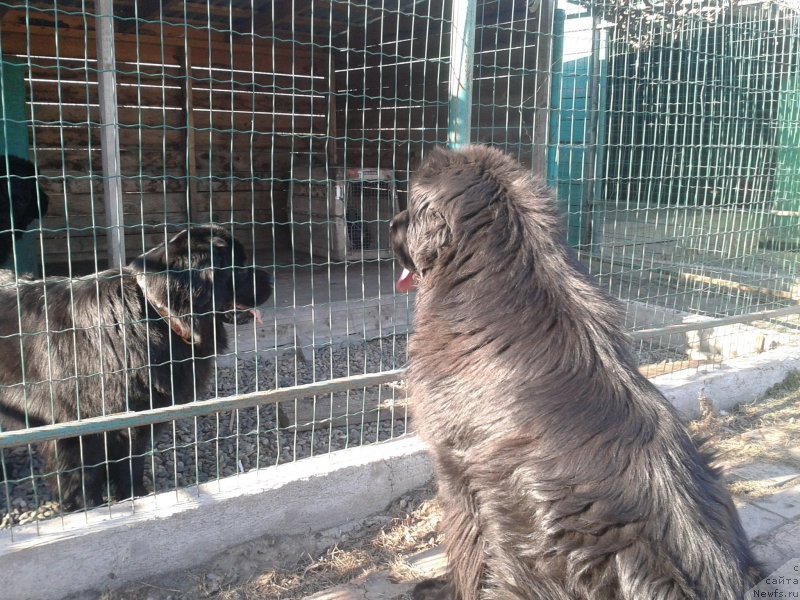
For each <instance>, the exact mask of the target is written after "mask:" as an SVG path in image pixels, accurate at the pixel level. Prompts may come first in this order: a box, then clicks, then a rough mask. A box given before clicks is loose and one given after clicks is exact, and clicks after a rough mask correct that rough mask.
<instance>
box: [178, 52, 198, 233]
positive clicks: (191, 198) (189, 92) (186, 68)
mask: <svg viewBox="0 0 800 600" xmlns="http://www.w3.org/2000/svg"><path fill="white" fill-rule="evenodd" d="M191 64H192V49H191V46H189V47H187V48H186V49H185V50H184V53H183V63H182V64H181V67H182V69H183V75H184V79H183V87H182V90H181V91H182V92H183V94H182V96H183V97H182V100H183V118H184V126H185V127H186V149H185V155H186V176H187V177H188V178H189V189H188V201H187V202H186V220H187V221H192V206H193V204H194V203H195V202H197V201H198V200H199V194H198V187H197V146H196V144H195V123H194V88H193V81H192V78H191V77H190V70H191Z"/></svg>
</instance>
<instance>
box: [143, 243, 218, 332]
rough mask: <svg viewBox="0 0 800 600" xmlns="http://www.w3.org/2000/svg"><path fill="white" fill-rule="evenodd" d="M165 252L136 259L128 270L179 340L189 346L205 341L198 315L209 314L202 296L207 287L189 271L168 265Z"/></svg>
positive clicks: (148, 301) (153, 253)
mask: <svg viewBox="0 0 800 600" xmlns="http://www.w3.org/2000/svg"><path fill="white" fill-rule="evenodd" d="M158 250H162V252H158V251H156V252H153V251H151V252H148V253H147V254H143V255H142V256H140V257H138V258H137V259H135V260H134V261H133V262H131V263H130V264H129V265H128V268H129V269H131V270H132V271H135V273H136V282H137V283H138V284H139V288H140V289H141V290H142V293H143V294H144V298H145V300H146V301H147V303H148V304H149V305H150V306H152V307H153V309H154V310H155V311H156V312H157V313H158V314H159V315H160V316H161V318H162V319H164V321H165V322H166V323H167V324H168V325H169V327H170V329H171V330H172V331H173V332H174V333H175V335H177V336H178V337H179V338H180V339H182V340H183V341H184V342H186V343H187V344H190V345H197V344H200V343H201V342H202V341H203V340H202V336H201V330H200V323H199V320H198V318H197V316H196V315H197V314H202V313H203V312H205V311H206V310H207V307H206V306H204V305H203V304H204V302H203V300H202V298H203V297H204V296H207V294H202V293H200V290H201V289H202V287H203V286H204V285H206V284H205V282H204V281H202V280H201V279H200V278H198V277H194V276H193V275H192V272H191V271H190V270H188V269H183V270H175V269H172V268H170V267H169V266H168V265H167V264H165V262H164V260H163V256H164V253H163V248H159V249H158Z"/></svg>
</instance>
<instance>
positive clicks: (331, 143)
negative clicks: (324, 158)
mask: <svg viewBox="0 0 800 600" xmlns="http://www.w3.org/2000/svg"><path fill="white" fill-rule="evenodd" d="M336 132H337V129H336V64H335V62H334V59H333V53H331V54H328V143H327V147H328V165H329V166H330V165H335V164H336V151H337V144H336Z"/></svg>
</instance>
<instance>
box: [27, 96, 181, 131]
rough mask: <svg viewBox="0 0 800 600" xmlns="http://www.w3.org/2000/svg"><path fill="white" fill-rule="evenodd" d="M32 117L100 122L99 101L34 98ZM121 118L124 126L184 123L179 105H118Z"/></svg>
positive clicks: (53, 121)
mask: <svg viewBox="0 0 800 600" xmlns="http://www.w3.org/2000/svg"><path fill="white" fill-rule="evenodd" d="M29 107H30V112H31V118H32V119H33V120H34V121H35V122H37V123H42V124H61V123H63V124H67V125H75V124H85V123H91V124H92V125H94V126H98V125H99V123H100V108H99V106H97V105H89V106H87V105H83V106H80V105H64V104H62V105H58V104H42V103H38V102H34V103H31V104H29ZM117 113H118V119H119V124H120V125H121V126H127V127H129V128H130V127H136V126H138V125H145V126H149V127H171V128H174V129H177V128H182V127H184V125H185V122H184V120H183V117H182V115H181V110H180V107H179V106H176V107H174V108H168V109H166V110H164V109H163V108H161V107H139V108H132V107H131V108H126V107H120V108H118V111H117Z"/></svg>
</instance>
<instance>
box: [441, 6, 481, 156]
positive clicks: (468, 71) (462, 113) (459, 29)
mask: <svg viewBox="0 0 800 600" xmlns="http://www.w3.org/2000/svg"><path fill="white" fill-rule="evenodd" d="M452 19H453V24H452V30H451V34H450V111H449V115H450V116H449V118H448V132H447V145H448V146H449V147H450V148H458V147H460V146H465V145H467V144H469V140H470V127H471V116H472V64H473V55H474V52H475V0H453V9H452Z"/></svg>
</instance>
